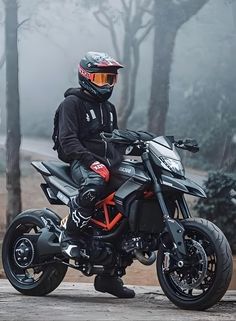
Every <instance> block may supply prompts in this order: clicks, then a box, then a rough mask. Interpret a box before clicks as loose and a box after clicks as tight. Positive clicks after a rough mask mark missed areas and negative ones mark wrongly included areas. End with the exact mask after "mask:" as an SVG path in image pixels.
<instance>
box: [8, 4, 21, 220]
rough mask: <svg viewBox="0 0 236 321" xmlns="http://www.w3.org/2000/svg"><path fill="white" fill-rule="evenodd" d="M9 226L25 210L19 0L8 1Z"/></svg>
mask: <svg viewBox="0 0 236 321" xmlns="http://www.w3.org/2000/svg"><path fill="white" fill-rule="evenodd" d="M4 4H5V55H6V98H7V99H6V109H7V141H6V160H7V162H6V182H7V192H8V197H7V213H6V214H7V225H9V223H10V222H11V221H12V219H13V218H14V217H15V215H16V214H18V213H19V212H20V211H21V186H20V144H21V132H20V101H19V80H18V47H17V34H18V32H17V31H18V15H17V13H18V7H17V0H5V1H4Z"/></svg>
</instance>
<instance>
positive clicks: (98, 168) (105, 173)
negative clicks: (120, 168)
mask: <svg viewBox="0 0 236 321" xmlns="http://www.w3.org/2000/svg"><path fill="white" fill-rule="evenodd" d="M90 169H91V170H92V171H94V172H95V173H97V174H99V175H100V176H102V178H103V179H104V180H105V182H108V181H109V177H110V173H109V170H108V169H107V168H106V166H105V165H104V164H102V163H100V162H94V163H92V165H91V166H90Z"/></svg>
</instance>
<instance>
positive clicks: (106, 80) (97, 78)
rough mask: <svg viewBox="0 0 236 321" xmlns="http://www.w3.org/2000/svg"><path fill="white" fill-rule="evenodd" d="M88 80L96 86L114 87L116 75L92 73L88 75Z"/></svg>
mask: <svg viewBox="0 0 236 321" xmlns="http://www.w3.org/2000/svg"><path fill="white" fill-rule="evenodd" d="M89 78H90V80H91V81H92V83H94V84H95V85H97V86H105V85H109V86H114V84H115V83H116V80H117V75H116V74H106V73H93V74H90V77H89Z"/></svg>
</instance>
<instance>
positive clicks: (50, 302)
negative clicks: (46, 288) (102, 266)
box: [0, 280, 236, 321]
mask: <svg viewBox="0 0 236 321" xmlns="http://www.w3.org/2000/svg"><path fill="white" fill-rule="evenodd" d="M132 288H134V289H135V291H136V297H135V298H134V299H129V300H124V299H117V298H115V297H112V296H110V295H108V294H103V293H99V292H96V291H95V290H94V289H93V286H92V285H91V284H84V283H78V284H75V283H66V282H63V283H62V284H61V285H60V286H59V287H58V289H57V290H55V291H54V292H53V293H51V294H50V295H48V296H47V297H27V296H23V295H21V294H19V293H18V292H16V291H15V290H14V289H13V288H12V287H11V286H10V285H9V283H8V282H7V281H6V280H0V320H1V321H13V320H17V321H19V320H27V321H33V320H34V321H35V320H37V321H40V320H47V321H54V320H57V321H60V320H63V321H66V320H72V321H73V320H76V321H78V320H96V321H99V320H102V321H106V320H109V321H112V320H155V321H157V320H161V321H172V320H173V321H189V320H191V321H200V320H202V321H208V320H209V321H217V320H219V321H224V320H225V321H226V320H227V321H230V320H236V291H229V292H228V293H227V295H226V296H225V297H224V298H223V300H222V301H221V302H220V303H219V304H217V305H215V306H214V307H213V308H211V309H209V310H208V311H207V312H196V311H185V310H180V309H178V308H176V307H175V306H174V305H173V304H171V303H170V302H169V301H168V299H167V298H166V297H165V296H164V295H163V293H162V292H161V290H160V288H157V287H150V286H149V287H147V286H133V287H132ZM26 313H27V314H26Z"/></svg>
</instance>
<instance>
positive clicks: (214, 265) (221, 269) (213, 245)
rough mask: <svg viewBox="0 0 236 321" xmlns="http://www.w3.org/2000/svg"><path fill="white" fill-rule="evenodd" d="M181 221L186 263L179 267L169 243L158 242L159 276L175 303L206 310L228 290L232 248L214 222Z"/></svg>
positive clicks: (192, 308)
mask: <svg viewBox="0 0 236 321" xmlns="http://www.w3.org/2000/svg"><path fill="white" fill-rule="evenodd" d="M181 223H182V224H183V226H184V228H185V236H184V239H185V242H186V248H187V251H188V254H189V255H188V258H189V259H188V260H189V264H188V263H187V264H184V266H183V267H181V268H178V267H177V266H176V264H175V262H174V259H173V257H174V250H173V248H171V247H172V246H169V247H168V246H167V247H165V248H164V247H163V245H161V246H160V248H159V251H158V256H157V275H158V279H159V282H160V285H161V288H162V290H163V291H164V293H165V294H166V296H167V297H168V298H169V300H170V301H171V302H173V303H174V304H175V305H176V306H178V307H180V308H182V309H187V310H205V309H208V308H210V307H211V306H213V305H214V304H216V303H217V302H218V301H219V300H220V299H221V298H222V297H223V295H224V294H225V292H226V291H227V289H228V286H229V284H230V281H231V277H232V270H233V260H232V253H231V249H230V246H229V243H228V241H227V239H226V237H225V236H224V234H223V233H222V231H221V230H220V229H219V228H218V227H217V226H216V225H214V224H213V223H211V222H209V221H207V220H205V219H187V220H182V221H181ZM169 245H171V242H170V241H169ZM165 253H166V254H165ZM168 260H169V261H168ZM204 261H205V262H204ZM166 262H169V263H166ZM191 262H192V263H191ZM168 264H169V266H168Z"/></svg>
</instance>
